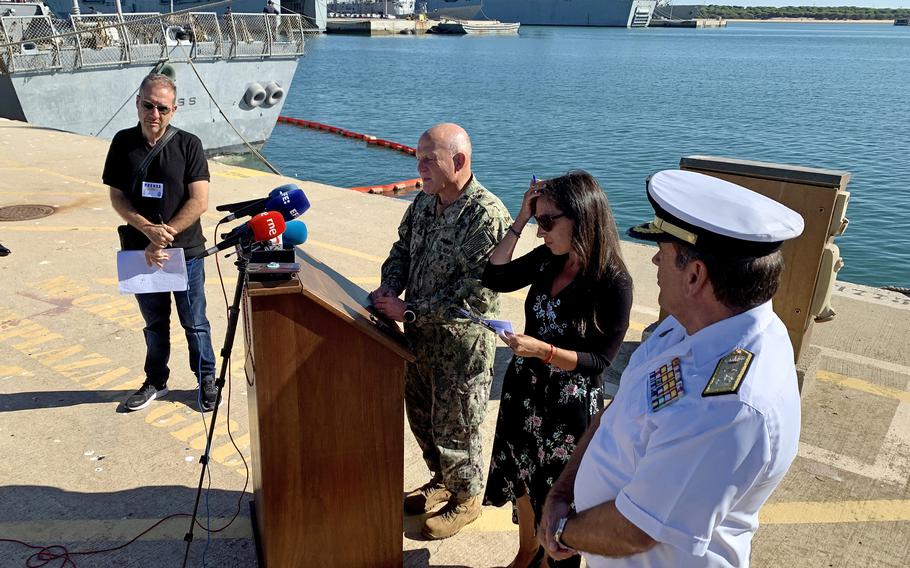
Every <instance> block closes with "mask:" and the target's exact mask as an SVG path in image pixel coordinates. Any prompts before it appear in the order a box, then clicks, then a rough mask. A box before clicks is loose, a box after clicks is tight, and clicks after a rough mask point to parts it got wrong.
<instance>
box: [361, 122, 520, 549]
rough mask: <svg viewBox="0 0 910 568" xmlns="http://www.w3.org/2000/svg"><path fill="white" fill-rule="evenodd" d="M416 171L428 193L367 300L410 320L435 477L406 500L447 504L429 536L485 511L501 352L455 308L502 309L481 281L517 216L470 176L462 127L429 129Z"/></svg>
mask: <svg viewBox="0 0 910 568" xmlns="http://www.w3.org/2000/svg"><path fill="white" fill-rule="evenodd" d="M417 171H418V173H419V174H420V177H421V179H422V180H423V191H422V192H421V193H420V194H419V195H418V196H417V197H416V199H415V200H414V203H412V204H411V206H410V207H408V210H407V211H406V212H405V215H404V218H403V219H402V221H401V225H400V226H399V227H398V236H399V238H398V241H397V242H396V243H395V244H394V245H393V246H392V250H391V252H390V253H389V258H388V259H387V260H386V261H385V263H383V265H382V285H381V286H380V287H379V288H378V289H376V290H374V291H373V292H372V293H371V294H370V299H371V301H372V302H373V304H374V306H375V307H376V309H377V310H379V311H380V312H382V313H383V314H385V315H386V316H388V317H389V318H391V319H394V320H396V321H403V322H404V323H405V326H404V328H405V335H407V337H408V339H409V340H410V342H411V346H412V349H413V351H414V354H415V356H416V360H415V361H414V362H413V363H409V364H408V370H407V376H406V379H405V402H406V409H407V414H408V421H409V422H410V424H411V431H412V432H413V433H414V437H415V438H417V443H418V444H419V445H420V448H421V450H422V451H423V457H424V459H425V460H426V463H427V466H428V467H429V469H430V471H431V472H432V473H433V478H432V479H431V480H430V481H429V482H427V483H426V484H424V485H423V486H421V487H419V488H417V489H415V490H414V491H412V492H410V493H409V494H408V495H407V496H406V497H405V501H404V508H405V511H406V512H407V513H409V514H422V513H425V512H427V511H430V510H431V509H433V508H434V507H435V506H437V505H439V504H440V503H446V504H445V506H444V507H442V509H440V511H439V512H437V513H436V514H435V515H433V516H431V517H429V518H428V519H427V520H426V523H425V524H424V527H423V534H424V536H425V537H427V538H431V539H442V538H448V537H450V536H453V535H455V534H457V533H458V531H460V530H461V529H462V528H463V527H464V526H465V525H467V524H468V523H471V522H473V521H474V520H476V519H477V517H479V516H480V506H481V493H482V490H483V473H482V472H483V460H482V455H481V439H480V424H481V422H482V421H483V417H484V414H485V412H486V404H487V397H488V394H489V390H490V383H491V381H492V378H493V356H494V353H495V350H496V344H495V342H496V336H495V335H494V334H493V333H492V332H491V331H488V330H487V329H485V328H483V327H481V326H479V325H476V324H472V323H470V322H469V321H468V320H466V319H464V318H462V317H459V315H458V308H462V309H466V310H468V311H470V312H473V313H474V314H475V315H478V316H480V317H483V318H495V317H496V314H497V313H498V311H499V300H498V297H497V294H496V293H494V292H492V291H490V290H489V289H487V288H485V287H483V286H482V285H481V283H480V279H481V276H482V274H483V270H484V267H485V266H486V264H487V261H488V260H489V258H490V253H491V252H492V250H493V247H494V246H495V245H496V243H498V242H499V241H500V240H502V238H503V237H504V236H505V232H506V231H507V230H508V227H509V225H510V224H511V222H512V219H511V217H510V216H509V213H508V211H507V210H506V208H505V206H504V205H503V204H502V201H500V200H499V198H497V197H496V196H495V195H493V194H492V193H490V192H489V191H488V190H487V189H485V188H484V187H483V186H482V185H480V183H479V182H478V181H477V180H476V179H475V178H474V175H473V174H472V172H471V140H470V138H469V137H468V133H467V132H465V131H464V129H463V128H461V127H460V126H458V125H456V124H439V125H436V126H434V127H433V128H430V129H429V130H427V131H426V132H424V133H423V135H422V136H421V137H420V142H419V143H418V145H417ZM401 292H405V299H404V300H401V299H399V297H398V296H399V294H401Z"/></svg>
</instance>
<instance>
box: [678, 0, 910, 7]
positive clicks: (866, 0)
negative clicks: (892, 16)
mask: <svg viewBox="0 0 910 568" xmlns="http://www.w3.org/2000/svg"><path fill="white" fill-rule="evenodd" d="M670 3H671V4H679V5H680V6H682V5H685V4H716V5H718V6H826V7H827V6H863V7H867V8H910V0H853V1H852V2H832V1H831V0H827V1H826V0H794V1H791V2H786V1H784V2H782V1H781V0H776V1H775V0H745V1H737V0H694V1H692V2H689V1H687V0H672V1H671V2H670Z"/></svg>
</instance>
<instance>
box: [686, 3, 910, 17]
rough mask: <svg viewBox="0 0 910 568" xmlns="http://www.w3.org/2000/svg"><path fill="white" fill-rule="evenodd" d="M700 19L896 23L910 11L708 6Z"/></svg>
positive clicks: (905, 9)
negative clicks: (783, 19)
mask: <svg viewBox="0 0 910 568" xmlns="http://www.w3.org/2000/svg"><path fill="white" fill-rule="evenodd" d="M698 17H699V18H725V19H728V20H767V19H771V18H809V19H815V20H893V19H895V18H910V8H863V7H860V6H829V7H824V6H779V7H775V6H718V5H714V4H708V5H706V6H703V7H702V8H701V10H699V12H698Z"/></svg>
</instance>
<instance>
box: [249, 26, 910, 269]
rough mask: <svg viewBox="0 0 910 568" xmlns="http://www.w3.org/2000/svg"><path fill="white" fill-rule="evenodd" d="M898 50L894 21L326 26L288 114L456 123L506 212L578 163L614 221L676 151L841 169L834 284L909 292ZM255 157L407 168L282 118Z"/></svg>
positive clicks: (390, 123) (374, 127)
mask: <svg viewBox="0 0 910 568" xmlns="http://www.w3.org/2000/svg"><path fill="white" fill-rule="evenodd" d="M908 61H910V29H908V28H899V27H894V26H888V25H836V24H831V25H826V24H732V25H730V26H729V27H728V28H726V29H722V30H669V29H648V30H625V29H606V28H604V29H589V28H547V27H523V28H522V29H521V35H520V36H519V37H518V38H514V37H513V38H502V37H499V38H498V37H491V38H481V37H444V36H424V37H413V36H401V37H377V38H368V37H356V36H326V37H321V38H317V39H315V40H314V41H312V42H310V44H309V52H308V54H307V56H306V57H305V58H303V59H302V60H301V63H300V67H299V69H298V71H297V76H296V79H295V81H294V84H293V85H292V88H291V91H290V95H289V97H288V100H287V104H286V105H285V109H284V114H285V115H287V116H292V117H297V118H304V119H309V120H316V121H319V122H325V123H328V124H332V125H337V126H341V127H343V128H348V129H351V130H355V131H358V132H365V133H370V134H374V135H376V136H379V137H384V138H388V139H391V140H394V141H397V142H401V143H405V144H409V145H412V146H416V142H417V138H418V137H419V135H420V133H421V132H422V131H423V130H425V129H426V128H427V127H429V126H431V125H433V124H435V123H437V122H442V121H454V122H457V123H459V124H461V125H463V126H464V127H465V128H466V129H467V130H468V132H469V133H470V134H471V136H472V139H473V141H474V168H475V173H476V174H477V176H478V178H479V179H480V180H481V181H482V182H483V183H484V184H485V185H486V186H487V187H488V188H490V189H491V190H493V191H494V192H495V193H497V194H498V195H499V196H500V197H501V198H502V199H503V201H504V202H505V203H506V205H507V206H508V207H509V208H510V210H511V211H512V212H513V214H514V213H515V212H517V210H518V206H519V204H520V197H521V195H522V193H523V192H524V190H525V189H526V187H527V183H528V179H529V178H530V177H531V174H536V175H537V176H538V177H549V176H554V175H559V174H561V173H564V172H565V171H566V170H569V169H572V168H583V169H586V170H588V171H590V172H591V173H593V174H594V175H595V176H596V177H597V178H598V179H599V180H600V181H601V183H602V184H603V186H604V187H605V188H606V190H607V194H608V196H609V198H610V201H611V203H612V205H613V209H614V212H615V214H616V217H617V219H618V222H619V225H620V227H621V229H623V230H624V229H625V228H626V227H628V226H629V225H631V224H633V223H636V222H639V221H641V220H643V219H645V218H647V217H648V216H650V214H651V210H650V208H649V206H648V204H647V200H646V198H645V195H644V178H645V176H646V175H647V174H648V173H650V172H653V171H656V170H658V169H663V168H671V167H674V166H676V165H678V160H679V157H680V156H683V155H687V154H713V155H720V156H729V157H735V158H743V159H752V160H765V161H772V162H784V163H791V164H799V165H804V166H814V167H824V168H832V169H840V170H847V171H850V172H852V174H853V179H852V181H851V182H850V184H849V186H848V190H849V191H850V192H851V193H852V196H851V200H850V205H849V209H848V217H849V218H850V220H851V223H850V227H849V229H848V230H847V232H846V234H845V235H844V236H842V237H840V238H839V239H838V240H837V244H838V245H839V246H840V247H841V254H842V256H843V257H844V258H845V261H846V266H845V267H844V269H843V270H842V271H841V273H840V279H841V280H848V281H852V282H860V283H865V284H870V285H886V284H897V285H902V286H910V229H908V227H910V222H908V221H907V218H906V217H907V212H906V211H907V208H908V205H910V112H908V104H907V103H908V100H910V65H908ZM265 154H266V156H267V157H268V158H269V160H271V161H272V162H273V163H274V164H275V165H276V166H277V167H278V168H279V169H280V170H282V172H283V173H285V174H286V175H292V176H296V177H299V178H301V179H307V180H315V181H320V182H323V183H328V184H333V185H339V186H355V185H368V184H376V183H390V182H394V181H398V180H402V179H408V178H412V177H415V175H416V174H415V170H414V160H413V159H412V158H410V157H407V156H405V155H402V154H398V153H396V152H391V151H389V150H384V149H377V148H367V147H366V146H365V145H363V144H362V143H356V142H353V141H351V140H349V139H345V138H341V137H338V136H335V135H331V134H325V133H319V132H314V131H310V130H307V129H302V128H299V127H295V126H290V125H282V124H279V125H278V127H277V128H276V129H275V132H274V134H273V136H272V139H271V140H270V141H269V143H268V144H267V145H266V148H265ZM621 232H622V231H621Z"/></svg>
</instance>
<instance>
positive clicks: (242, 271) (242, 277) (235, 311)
mask: <svg viewBox="0 0 910 568" xmlns="http://www.w3.org/2000/svg"><path fill="white" fill-rule="evenodd" d="M246 265H247V263H246V261H245V260H243V259H242V258H241V259H240V260H238V261H237V271H238V274H237V287H236V288H235V289H234V301H233V303H231V307H230V308H228V325H227V331H226V332H225V334H224V345H223V346H222V347H221V374H219V376H218V379H217V380H216V381H215V386H216V387H218V395H217V396H216V397H215V408H214V409H213V410H212V419H211V423H209V431H208V435H207V436H206V439H205V452H204V453H203V454H202V457H201V458H199V463H201V464H202V472H200V474H199V487H198V488H197V489H196V502H195V503H194V504H193V517H192V518H191V519H190V528H189V531H188V532H187V533H186V535H184V537H183V540H185V541H186V551H185V552H184V554H183V567H184V568H186V563H187V560H188V559H189V557H190V544H191V543H192V542H193V528H194V527H195V525H196V513H197V512H198V511H199V498H200V497H202V484H203V483H204V482H205V471H206V468H207V467H208V464H209V450H211V448H212V437H213V436H214V434H215V421H216V420H217V419H218V407H219V406H220V405H221V391H222V390H224V378H225V377H226V376H227V369H228V365H230V362H231V349H232V348H233V346H234V335H235V334H236V333H237V322H238V321H239V320H240V301H241V300H242V299H243V289H244V287H245V286H246Z"/></svg>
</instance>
